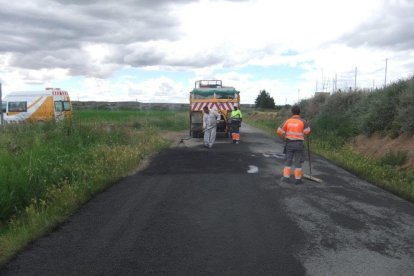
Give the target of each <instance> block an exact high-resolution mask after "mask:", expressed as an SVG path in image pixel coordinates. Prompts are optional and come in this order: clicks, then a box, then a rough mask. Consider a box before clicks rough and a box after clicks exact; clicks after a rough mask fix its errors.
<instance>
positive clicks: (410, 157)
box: [352, 134, 414, 168]
mask: <svg viewBox="0 0 414 276" xmlns="http://www.w3.org/2000/svg"><path fill="white" fill-rule="evenodd" d="M352 146H353V149H354V150H356V151H357V152H360V153H362V154H364V155H367V156H369V157H372V158H375V159H380V158H382V157H384V156H385V154H387V153H388V152H390V151H391V152H393V153H397V152H398V151H404V152H407V161H406V163H405V164H404V166H403V168H414V137H408V136H405V135H401V136H399V137H397V138H395V139H391V138H389V137H381V136H380V135H378V134H374V135H372V136H371V137H367V136H364V135H359V136H357V137H356V138H355V140H354V142H353V145H352Z"/></svg>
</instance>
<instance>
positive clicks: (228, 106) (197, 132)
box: [190, 80, 240, 138]
mask: <svg viewBox="0 0 414 276" xmlns="http://www.w3.org/2000/svg"><path fill="white" fill-rule="evenodd" d="M205 106H207V107H208V108H209V109H210V110H216V111H217V112H218V113H219V114H220V115H221V118H220V121H219V122H218V124H217V135H218V136H219V135H221V136H224V137H228V136H229V134H230V123H231V120H230V114H231V112H232V111H233V110H234V107H235V106H237V107H239V108H240V91H237V90H236V89H235V88H234V87H229V86H223V85H222V81H221V80H198V81H196V82H195V85H194V89H193V90H192V91H191V92H190V136H191V137H193V138H201V137H203V108H204V107H205Z"/></svg>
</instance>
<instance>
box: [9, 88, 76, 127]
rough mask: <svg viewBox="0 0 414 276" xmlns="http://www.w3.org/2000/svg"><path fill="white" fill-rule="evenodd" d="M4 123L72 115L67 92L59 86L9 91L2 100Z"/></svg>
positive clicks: (56, 118)
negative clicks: (37, 89)
mask: <svg viewBox="0 0 414 276" xmlns="http://www.w3.org/2000/svg"><path fill="white" fill-rule="evenodd" d="M2 111H3V113H4V122H5V123H18V122H25V121H27V122H34V121H50V120H56V121H59V120H62V119H64V118H68V117H71V116H72V103H71V101H70V98H69V93H68V92H67V91H63V90H61V89H59V88H46V89H45V90H44V91H16V92H10V93H9V94H7V95H6V97H4V99H3V101H2Z"/></svg>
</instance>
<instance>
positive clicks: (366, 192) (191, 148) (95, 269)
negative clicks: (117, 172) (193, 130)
mask: <svg viewBox="0 0 414 276" xmlns="http://www.w3.org/2000/svg"><path fill="white" fill-rule="evenodd" d="M241 137H242V143H241V144H239V145H235V144H231V143H230V142H229V141H228V140H225V139H219V140H218V141H217V143H216V144H215V145H214V147H213V148H212V149H205V148H203V147H202V141H201V140H200V139H192V140H186V141H185V142H184V144H181V145H180V146H179V147H175V148H170V149H167V150H164V151H162V152H161V153H160V154H159V155H158V156H156V157H155V158H154V159H153V160H152V162H151V163H150V164H149V166H148V167H147V168H146V169H144V170H143V171H141V172H138V173H136V174H135V175H132V176H129V177H126V178H124V179H122V180H121V181H120V182H119V183H117V184H115V185H113V186H112V187H111V188H109V189H107V190H106V191H105V192H103V193H101V194H99V195H98V196H96V197H95V198H94V199H93V200H91V201H90V202H88V203H87V204H86V205H85V206H84V207H82V208H81V209H80V210H79V211H78V212H77V213H76V214H74V215H73V216H72V217H71V218H70V219H69V220H68V221H67V222H66V223H64V224H63V225H61V226H60V227H59V228H58V229H57V230H56V231H54V232H53V233H51V234H50V235H48V236H46V237H43V238H40V239H39V240H37V241H35V242H34V243H33V244H32V245H30V246H29V247H28V248H27V249H26V250H25V251H23V252H21V253H20V254H19V255H18V256H17V257H16V258H15V259H14V260H13V261H12V262H10V263H9V264H8V265H7V266H5V267H4V268H3V270H2V271H1V272H0V274H1V275H376V276H378V275H414V205H413V204H412V203H409V202H407V201H405V200H402V199H400V198H398V197H396V196H394V195H392V194H390V193H388V192H386V191H384V190H382V189H380V188H377V187H376V186H374V185H371V184H369V183H367V182H365V181H363V180H361V179H359V178H358V177H356V176H354V175H352V174H350V173H348V172H347V171H345V170H343V169H341V168H339V167H337V166H335V165H333V164H332V163H330V162H328V161H326V160H324V159H322V158H319V157H314V158H313V162H312V164H313V165H314V167H313V172H314V176H316V177H318V178H321V179H323V180H324V181H325V183H324V184H318V183H315V182H309V181H305V183H304V184H303V185H298V186H295V185H293V184H290V183H280V182H279V179H280V176H281V172H282V166H283V160H282V159H281V156H280V153H281V152H282V145H281V144H280V143H277V142H276V141H277V140H276V138H274V137H271V136H270V135H268V134H265V133H263V132H261V131H259V130H257V129H254V128H252V127H250V126H248V125H245V124H244V125H243V127H242V128H241ZM304 169H305V171H306V170H307V167H306V166H305V168H304Z"/></svg>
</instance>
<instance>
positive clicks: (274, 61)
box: [0, 0, 414, 104]
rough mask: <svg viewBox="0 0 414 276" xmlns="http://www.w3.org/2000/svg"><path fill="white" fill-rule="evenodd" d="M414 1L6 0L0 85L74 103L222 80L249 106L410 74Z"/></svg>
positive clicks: (175, 96) (0, 11) (1, 7)
mask: <svg viewBox="0 0 414 276" xmlns="http://www.w3.org/2000/svg"><path fill="white" fill-rule="evenodd" d="M413 14H414V1H412V0H364V1H361V0H312V1H309V0H289V1H286V0H227V1H226V0H171V1H168V0H118V1H103V0H102V1H92V0H72V1H70V0H55V1H52V0H19V1H9V0H0V37H1V42H0V81H1V83H2V87H3V95H4V94H7V93H8V92H11V91H18V90H19V91H20V90H39V89H41V90H42V89H44V88H45V87H60V88H62V89H65V90H67V91H69V93H70V95H71V97H72V99H74V100H81V101H86V100H96V101H131V100H132V101H140V102H183V103H185V102H187V101H188V92H189V91H190V90H191V89H192V88H193V86H194V81H196V80H199V79H220V80H222V81H223V84H224V85H228V86H234V87H235V88H236V89H237V90H240V91H241V99H242V103H254V100H255V98H256V97H257V95H258V93H259V91H260V90H262V89H265V90H266V91H268V92H269V93H270V95H271V96H273V98H274V99H275V101H276V103H277V104H285V103H294V102H296V101H298V99H303V98H308V97H311V96H312V95H313V93H314V92H315V90H318V91H328V92H330V91H332V89H333V88H334V86H336V87H337V88H338V89H339V88H340V89H349V87H354V86H355V75H356V86H357V87H358V88H372V87H381V86H383V85H384V82H385V65H386V59H387V83H389V82H392V81H395V80H398V79H403V78H407V77H409V76H412V75H414V16H413Z"/></svg>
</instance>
